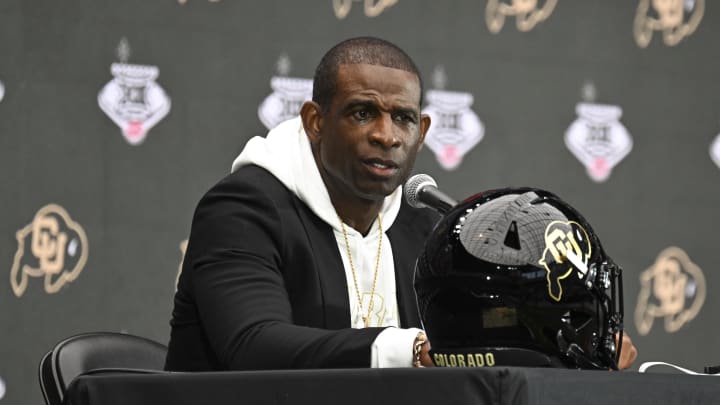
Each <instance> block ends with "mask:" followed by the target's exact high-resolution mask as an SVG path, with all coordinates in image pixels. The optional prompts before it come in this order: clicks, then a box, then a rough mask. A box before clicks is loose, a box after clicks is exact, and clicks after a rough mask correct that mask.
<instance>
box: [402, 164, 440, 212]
mask: <svg viewBox="0 0 720 405" xmlns="http://www.w3.org/2000/svg"><path fill="white" fill-rule="evenodd" d="M427 186H432V187H437V183H436V182H435V180H434V179H433V178H432V177H430V176H428V175H427V174H422V173H421V174H416V175H414V176H412V177H410V178H409V179H408V180H407V181H406V182H405V187H404V188H405V189H404V194H405V200H406V201H407V202H408V204H410V206H411V207H413V208H425V207H426V205H425V204H423V203H422V202H420V198H419V196H420V191H421V190H422V189H423V188H424V187H427Z"/></svg>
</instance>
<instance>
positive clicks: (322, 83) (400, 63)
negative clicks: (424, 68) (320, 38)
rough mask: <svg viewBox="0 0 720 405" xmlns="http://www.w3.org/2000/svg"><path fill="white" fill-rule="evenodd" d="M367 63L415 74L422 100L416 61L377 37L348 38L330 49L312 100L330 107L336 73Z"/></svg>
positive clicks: (316, 78)
mask: <svg viewBox="0 0 720 405" xmlns="http://www.w3.org/2000/svg"><path fill="white" fill-rule="evenodd" d="M352 64H368V65H378V66H384V67H388V68H393V69H401V70H405V71H407V72H410V73H413V74H415V76H417V78H418V82H419V84H420V100H418V104H420V103H421V101H422V94H423V82H422V78H421V77H420V72H419V70H418V68H417V66H416V65H415V62H413V60H412V59H411V58H410V56H408V54H406V53H405V51H403V50H402V49H400V47H398V46H397V45H395V44H393V43H391V42H389V41H386V40H384V39H380V38H375V37H357V38H350V39H346V40H345V41H342V42H340V43H339V44H337V45H335V46H334V47H332V49H330V50H329V51H328V52H327V53H326V54H325V55H324V56H323V57H322V59H321V60H320V63H319V64H318V66H317V68H316V69H315V76H314V77H313V95H312V100H313V101H314V102H316V103H318V104H319V105H320V107H321V108H322V110H323V111H327V109H328V108H330V101H331V100H332V98H333V97H334V96H335V92H336V91H337V73H338V67H339V66H340V65H352Z"/></svg>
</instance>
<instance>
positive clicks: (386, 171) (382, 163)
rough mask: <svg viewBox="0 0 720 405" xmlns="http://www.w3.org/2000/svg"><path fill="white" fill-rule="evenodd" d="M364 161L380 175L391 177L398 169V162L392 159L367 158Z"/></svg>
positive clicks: (374, 172)
mask: <svg viewBox="0 0 720 405" xmlns="http://www.w3.org/2000/svg"><path fill="white" fill-rule="evenodd" d="M363 163H364V164H365V166H366V167H368V168H369V169H370V172H371V173H373V174H374V175H376V176H378V177H390V176H392V175H394V174H395V173H396V172H397V171H398V168H399V166H398V164H397V163H395V162H394V161H392V160H384V159H365V160H363Z"/></svg>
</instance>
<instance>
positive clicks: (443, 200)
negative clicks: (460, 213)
mask: <svg viewBox="0 0 720 405" xmlns="http://www.w3.org/2000/svg"><path fill="white" fill-rule="evenodd" d="M404 191H405V200H406V201H407V202H408V204H410V206H411V207H414V208H426V207H427V208H432V209H434V210H435V211H437V212H439V213H441V214H445V213H446V212H448V211H450V209H451V208H452V207H454V206H455V205H456V204H457V201H455V200H453V199H452V198H450V197H448V196H447V194H445V193H443V192H442V191H440V190H438V188H437V183H435V180H433V178H432V177H430V176H428V175H427V174H416V175H414V176H412V177H410V178H409V179H408V180H407V181H406V182H405V190H404Z"/></svg>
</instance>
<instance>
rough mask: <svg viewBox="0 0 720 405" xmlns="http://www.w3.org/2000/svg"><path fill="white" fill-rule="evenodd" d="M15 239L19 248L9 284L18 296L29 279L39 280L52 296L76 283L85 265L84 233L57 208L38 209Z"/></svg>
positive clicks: (86, 248)
mask: <svg viewBox="0 0 720 405" xmlns="http://www.w3.org/2000/svg"><path fill="white" fill-rule="evenodd" d="M15 237H16V238H17V243H18V248H17V252H16V253H15V258H14V260H13V264H12V268H11V270H10V285H11V286H12V290H13V292H14V293H15V295H16V296H17V297H21V296H22V295H23V294H24V293H25V290H26V289H27V287H28V282H29V280H30V278H31V277H38V278H40V277H42V278H43V282H44V288H45V292H47V293H48V294H54V293H56V292H58V291H60V289H61V288H62V287H63V286H64V285H65V284H67V283H69V282H72V281H75V279H77V277H78V276H79V275H80V273H81V272H82V271H83V268H84V267H85V263H86V262H87V257H88V241H87V236H86V235H85V230H83V228H82V226H80V224H78V223H77V222H75V221H73V220H72V219H71V218H70V215H68V213H67V211H65V209H64V208H63V207H61V206H59V205H56V204H48V205H46V206H44V207H42V208H40V210H39V211H38V212H37V213H36V214H35V217H34V218H33V220H32V222H30V224H28V225H26V226H25V227H23V228H22V229H20V230H19V231H17V232H16V233H15Z"/></svg>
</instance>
